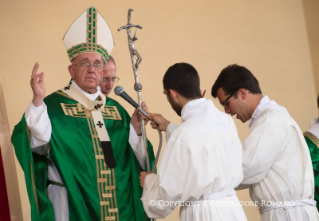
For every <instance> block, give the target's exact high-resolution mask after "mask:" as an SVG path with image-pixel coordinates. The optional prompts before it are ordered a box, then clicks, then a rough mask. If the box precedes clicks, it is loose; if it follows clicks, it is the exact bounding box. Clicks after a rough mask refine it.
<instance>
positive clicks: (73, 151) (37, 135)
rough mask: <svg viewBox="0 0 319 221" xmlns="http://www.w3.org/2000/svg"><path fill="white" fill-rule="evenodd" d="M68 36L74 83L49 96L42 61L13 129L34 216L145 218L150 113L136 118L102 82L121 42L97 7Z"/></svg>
mask: <svg viewBox="0 0 319 221" xmlns="http://www.w3.org/2000/svg"><path fill="white" fill-rule="evenodd" d="M63 41H64V44H65V47H66V49H67V52H68V55H69V58H70V61H71V65H70V66H69V67H68V70H69V73H70V75H71V77H72V82H71V83H70V84H69V85H66V86H65V87H63V88H61V89H60V90H58V91H56V92H54V93H52V94H50V95H49V96H47V97H45V98H44V94H45V85H44V74H43V73H37V72H38V68H39V64H37V63H36V64H35V66H34V69H33V72H32V75H31V82H30V84H31V87H32V90H33V100H32V102H31V103H30V105H29V107H28V108H27V110H26V112H25V114H24V116H23V117H22V119H21V121H20V122H19V123H18V124H17V125H16V126H15V128H14V131H13V135H12V143H13V145H14V147H15V152H16V155H17V158H18V160H19V163H20V165H21V167H22V168H23V170H24V174H25V180H26V185H27V192H28V195H29V200H30V205H31V217H32V220H36V221H37V220H52V221H53V220H63V221H64V220H70V221H75V220H76V221H79V220H101V221H106V220H122V221H123V220H124V221H125V220H136V221H139V220H144V219H145V212H144V210H143V206H142V203H141V201H140V197H141V194H142V189H141V188H140V186H139V173H140V171H141V170H143V169H144V167H145V157H146V156H145V155H146V151H145V150H143V148H142V146H143V145H142V141H141V139H140V137H139V136H138V135H139V134H140V133H141V129H140V121H139V120H140V119H143V117H142V116H141V115H139V114H138V113H137V111H135V112H134V114H133V116H132V118H130V117H129V115H128V114H127V112H126V111H125V109H124V108H123V107H122V106H121V105H120V104H119V103H118V102H116V101H115V100H113V99H111V98H109V97H105V96H104V95H103V94H102V93H101V90H100V87H99V86H98V85H99V83H100V80H101V78H102V76H103V74H104V70H103V67H104V64H105V62H106V61H107V60H108V57H109V55H110V53H111V51H112V49H113V46H114V43H113V37H112V34H111V31H110V29H109V27H108V25H107V23H106V22H105V21H104V19H103V17H102V16H101V15H100V14H99V12H98V11H97V10H96V9H95V8H93V7H90V8H88V9H87V10H86V11H85V12H84V13H83V14H82V15H80V17H79V18H78V19H77V20H76V21H75V22H74V23H73V24H72V26H71V27H70V28H69V30H68V32H67V33H66V35H65V36H64V39H63ZM147 146H148V153H149V158H150V162H151V165H152V164H153V163H154V154H153V149H152V146H151V144H150V143H148V145H147Z"/></svg>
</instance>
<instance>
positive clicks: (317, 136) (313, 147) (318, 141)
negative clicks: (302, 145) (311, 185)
mask: <svg viewBox="0 0 319 221" xmlns="http://www.w3.org/2000/svg"><path fill="white" fill-rule="evenodd" d="M317 105H318V108H319V95H318V98H317ZM304 136H305V139H306V142H307V145H308V148H309V151H310V157H311V161H312V168H313V173H314V179H315V200H316V202H317V209H318V210H319V118H316V119H315V120H314V121H311V122H310V125H309V129H308V130H307V131H306V132H305V133H304Z"/></svg>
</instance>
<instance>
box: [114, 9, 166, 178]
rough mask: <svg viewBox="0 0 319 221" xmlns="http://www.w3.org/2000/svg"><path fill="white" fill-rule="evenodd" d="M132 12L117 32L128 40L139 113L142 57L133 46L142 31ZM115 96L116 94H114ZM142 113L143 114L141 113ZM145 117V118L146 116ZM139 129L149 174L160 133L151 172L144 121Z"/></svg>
mask: <svg viewBox="0 0 319 221" xmlns="http://www.w3.org/2000/svg"><path fill="white" fill-rule="evenodd" d="M132 11H133V9H129V10H128V15H127V25H124V26H122V27H120V28H119V29H118V31H121V30H122V29H125V30H126V33H127V39H128V48H129V52H130V55H131V61H132V67H133V72H134V78H135V84H134V89H135V91H136V92H137V99H138V105H139V107H135V105H133V104H132V103H131V102H129V103H131V104H132V105H133V106H134V107H135V108H137V109H139V111H141V110H142V109H141V103H142V99H141V96H142V93H141V92H142V85H141V83H140V80H139V75H138V72H137V69H138V66H139V64H140V63H141V61H142V57H141V56H140V55H139V53H138V52H137V50H136V48H135V45H134V42H135V41H136V40H137V37H136V32H137V29H138V28H139V29H142V26H140V25H134V24H131V14H132ZM132 27H133V28H136V29H135V33H134V36H133V37H132V36H131V28H132ZM122 90H123V92H124V89H123V88H122ZM115 94H117V93H115ZM120 94H121V93H120V92H119V93H118V94H117V95H120ZM141 112H142V114H144V115H145V112H144V111H143V110H142V111H141ZM143 112H144V113H143ZM146 117H147V116H146ZM141 129H142V139H143V143H144V148H145V150H146V170H147V172H151V171H155V168H156V164H157V161H158V158H159V154H160V151H161V147H162V133H161V131H160V129H159V128H158V127H157V128H156V129H157V131H158V133H159V138H160V139H159V140H160V142H159V147H158V151H157V154H156V158H155V163H154V166H153V168H152V170H151V169H150V161H149V157H148V148H147V138H146V131H145V124H144V120H141Z"/></svg>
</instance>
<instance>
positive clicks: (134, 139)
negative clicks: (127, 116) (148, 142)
mask: <svg viewBox="0 0 319 221" xmlns="http://www.w3.org/2000/svg"><path fill="white" fill-rule="evenodd" d="M129 143H130V145H131V147H132V150H133V152H134V154H135V157H136V159H137V160H138V162H139V163H140V166H141V168H142V169H144V167H145V155H146V153H145V148H144V145H143V144H144V142H143V141H142V136H138V135H137V134H136V131H135V129H134V127H133V125H132V124H130V135H129Z"/></svg>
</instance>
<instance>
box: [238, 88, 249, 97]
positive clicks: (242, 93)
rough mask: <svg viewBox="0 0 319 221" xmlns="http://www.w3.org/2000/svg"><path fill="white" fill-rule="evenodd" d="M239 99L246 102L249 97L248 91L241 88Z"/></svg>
mask: <svg viewBox="0 0 319 221" xmlns="http://www.w3.org/2000/svg"><path fill="white" fill-rule="evenodd" d="M237 95H238V97H240V98H241V99H242V100H246V99H247V96H248V90H246V89H244V88H240V89H239V90H238V93H237Z"/></svg>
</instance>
